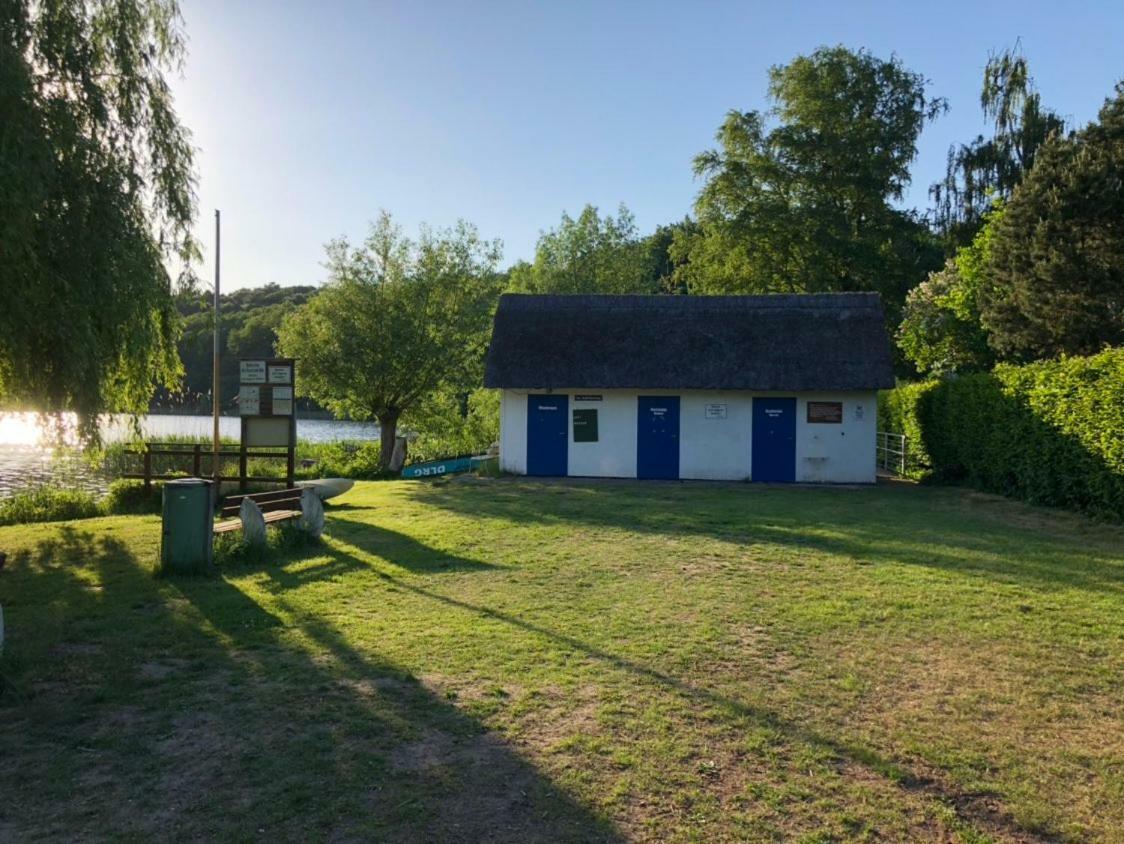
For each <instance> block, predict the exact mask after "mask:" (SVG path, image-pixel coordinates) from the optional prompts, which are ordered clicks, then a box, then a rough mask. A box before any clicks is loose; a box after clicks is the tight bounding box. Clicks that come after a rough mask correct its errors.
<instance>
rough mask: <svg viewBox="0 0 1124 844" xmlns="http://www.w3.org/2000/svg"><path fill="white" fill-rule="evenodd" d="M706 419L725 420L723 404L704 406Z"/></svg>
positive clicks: (724, 406)
mask: <svg viewBox="0 0 1124 844" xmlns="http://www.w3.org/2000/svg"><path fill="white" fill-rule="evenodd" d="M706 418H707V419H725V418H726V405H725V404H708V405H707V406H706Z"/></svg>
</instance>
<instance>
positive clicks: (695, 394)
mask: <svg viewBox="0 0 1124 844" xmlns="http://www.w3.org/2000/svg"><path fill="white" fill-rule="evenodd" d="M546 392H547V391H546V390H504V391H503V394H502V397H501V400H500V468H501V469H502V470H503V471H505V472H512V473H514V474H526V471H527V396H528V395H530V394H539V393H546ZM552 392H554V393H556V394H559V395H567V396H569V398H570V410H571V411H572V410H573V409H574V408H597V409H598V411H599V412H598V414H597V427H598V442H595V443H575V442H574V430H573V413H572V412H571V413H570V418H569V420H568V427H569V458H568V463H569V473H570V475H573V476H579V477H610V478H633V477H636V413H637V406H638V403H637V397H638V396H641V395H645V396H660V395H669V396H674V395H677V396H679V397H680V402H679V476H680V477H681V478H684V479H698V480H748V479H750V474H751V460H752V455H751V450H752V449H751V443H752V436H753V430H752V425H753V396H755V395H761V396H786V395H787V396H792V395H794V394H793V393H747V392H734V391H729V392H704V391H699V390H683V391H679V392H675V391H670V390H586V389H577V390H575V389H569V390H554V391H552ZM589 394H593V395H600V396H601V397H602V400H601V401H599V402H577V401H575V399H574V396H575V395H589ZM795 395H796V480H797V481H801V482H806V483H873V482H874V479H875V450H874V445H875V431H876V430H877V424H878V419H877V415H878V414H877V395H876V393H875V392H873V391H871V392H846V393H799V394H795ZM809 401H841V402H843V422H842V423H840V424H825V423H809V422H808V421H807V418H808V408H807V404H808V402H809ZM708 404H724V405H725V406H726V417H725V418H724V419H723V418H710V419H708V418H707V416H706V406H707V405H708Z"/></svg>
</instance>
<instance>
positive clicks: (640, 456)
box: [636, 396, 679, 480]
mask: <svg viewBox="0 0 1124 844" xmlns="http://www.w3.org/2000/svg"><path fill="white" fill-rule="evenodd" d="M636 426H637V427H636V477H638V478H663V479H671V480H678V478H679V396H640V407H639V413H638V415H637V420H636Z"/></svg>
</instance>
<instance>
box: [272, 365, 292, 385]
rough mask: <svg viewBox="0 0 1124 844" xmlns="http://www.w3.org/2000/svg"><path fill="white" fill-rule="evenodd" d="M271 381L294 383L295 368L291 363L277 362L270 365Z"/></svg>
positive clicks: (274, 382) (273, 382)
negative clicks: (277, 363)
mask: <svg viewBox="0 0 1124 844" xmlns="http://www.w3.org/2000/svg"><path fill="white" fill-rule="evenodd" d="M269 383H270V384H292V383H293V368H292V367H291V366H290V365H289V364H287V363H286V364H282V365H281V366H277V365H276V364H270V365H269Z"/></svg>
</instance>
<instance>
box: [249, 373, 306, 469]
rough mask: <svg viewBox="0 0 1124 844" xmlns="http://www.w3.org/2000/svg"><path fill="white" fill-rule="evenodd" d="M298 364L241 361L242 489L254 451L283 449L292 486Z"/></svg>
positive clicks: (295, 445)
mask: <svg viewBox="0 0 1124 844" xmlns="http://www.w3.org/2000/svg"><path fill="white" fill-rule="evenodd" d="M295 363H296V361H295V360H294V359H293V358H266V359H256V360H242V361H239V364H238V382H239V388H238V415H239V416H240V417H241V420H242V436H241V447H240V451H239V460H238V463H239V465H238V480H239V483H240V484H241V485H242V486H243V487H245V485H246V481H247V476H246V464H247V460H248V458H249V453H250V449H253V448H284V449H285V456H286V469H285V483H286V485H288V486H292V485H293V481H294V476H295V474H296V447H297V415H296V402H295V393H294V391H295V389H296V380H295V377H294V376H295ZM262 456H264V455H262ZM275 456H280V455H275Z"/></svg>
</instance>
